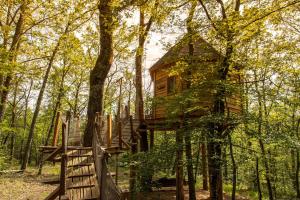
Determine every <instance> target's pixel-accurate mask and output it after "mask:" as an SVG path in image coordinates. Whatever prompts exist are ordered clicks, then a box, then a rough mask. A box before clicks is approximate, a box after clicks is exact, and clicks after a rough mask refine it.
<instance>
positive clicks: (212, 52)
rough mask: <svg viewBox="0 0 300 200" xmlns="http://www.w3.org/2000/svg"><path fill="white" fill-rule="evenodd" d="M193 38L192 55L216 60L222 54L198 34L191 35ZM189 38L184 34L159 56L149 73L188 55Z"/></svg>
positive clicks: (206, 59) (207, 59)
mask: <svg viewBox="0 0 300 200" xmlns="http://www.w3.org/2000/svg"><path fill="white" fill-rule="evenodd" d="M193 40H194V57H196V58H199V59H203V60H205V61H213V60H218V59H220V58H221V57H222V55H221V54H220V53H219V52H218V51H217V50H216V49H215V48H214V47H213V46H212V45H210V44H209V43H208V42H207V41H205V40H204V39H203V38H202V37H200V36H199V35H196V36H193ZM188 42H189V39H188V36H187V35H185V36H184V37H183V38H182V39H181V40H180V41H179V42H178V43H177V44H175V45H174V46H173V47H171V49H170V50H169V51H168V52H167V53H166V54H165V55H164V56H163V57H161V58H160V59H159V60H158V61H157V62H156V63H155V64H154V65H152V67H151V68H150V69H149V71H150V74H152V72H153V71H155V70H156V69H158V68H160V67H164V66H166V65H168V64H172V63H175V62H177V61H179V60H180V59H182V58H184V57H187V56H188V55H189V44H188Z"/></svg>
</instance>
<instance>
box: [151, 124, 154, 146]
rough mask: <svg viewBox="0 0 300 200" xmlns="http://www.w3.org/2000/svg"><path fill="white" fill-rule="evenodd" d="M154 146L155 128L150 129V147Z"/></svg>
mask: <svg viewBox="0 0 300 200" xmlns="http://www.w3.org/2000/svg"><path fill="white" fill-rule="evenodd" d="M153 147H154V129H150V149H151V150H152V149H153Z"/></svg>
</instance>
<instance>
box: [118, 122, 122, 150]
mask: <svg viewBox="0 0 300 200" xmlns="http://www.w3.org/2000/svg"><path fill="white" fill-rule="evenodd" d="M118 136H119V147H120V148H121V149H122V122H121V121H118Z"/></svg>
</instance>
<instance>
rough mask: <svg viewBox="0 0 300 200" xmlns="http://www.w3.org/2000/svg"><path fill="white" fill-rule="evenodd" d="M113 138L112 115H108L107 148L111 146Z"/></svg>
mask: <svg viewBox="0 0 300 200" xmlns="http://www.w3.org/2000/svg"><path fill="white" fill-rule="evenodd" d="M111 138H112V121H111V115H107V132H106V142H107V148H109V147H110V146H111Z"/></svg>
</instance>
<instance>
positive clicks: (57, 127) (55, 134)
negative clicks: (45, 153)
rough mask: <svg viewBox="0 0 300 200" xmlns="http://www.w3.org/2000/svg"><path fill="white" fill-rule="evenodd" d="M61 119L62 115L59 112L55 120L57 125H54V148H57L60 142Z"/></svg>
mask: <svg viewBox="0 0 300 200" xmlns="http://www.w3.org/2000/svg"><path fill="white" fill-rule="evenodd" d="M60 117H61V113H60V112H57V114H56V119H55V125H54V134H53V141H52V146H57V141H58V132H59V127H60V125H59V124H60Z"/></svg>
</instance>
